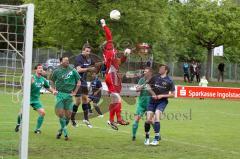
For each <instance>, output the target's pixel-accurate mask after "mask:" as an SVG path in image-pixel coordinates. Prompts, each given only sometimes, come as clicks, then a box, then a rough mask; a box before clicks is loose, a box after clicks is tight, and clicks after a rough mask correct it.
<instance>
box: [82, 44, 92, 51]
mask: <svg viewBox="0 0 240 159" xmlns="http://www.w3.org/2000/svg"><path fill="white" fill-rule="evenodd" d="M86 48H89V49H92V47H91V45H90V44H89V43H86V44H84V45H83V47H82V50H85V49H86Z"/></svg>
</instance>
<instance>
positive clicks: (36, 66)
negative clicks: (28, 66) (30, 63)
mask: <svg viewBox="0 0 240 159" xmlns="http://www.w3.org/2000/svg"><path fill="white" fill-rule="evenodd" d="M39 66H42V64H40V63H39V64H37V65H35V67H34V69H35V70H36V69H37V68H38V67H39Z"/></svg>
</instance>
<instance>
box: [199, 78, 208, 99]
mask: <svg viewBox="0 0 240 159" xmlns="http://www.w3.org/2000/svg"><path fill="white" fill-rule="evenodd" d="M207 85H208V81H207V79H206V77H205V76H203V77H202V78H201V81H200V82H199V86H202V87H207ZM200 99H204V98H200Z"/></svg>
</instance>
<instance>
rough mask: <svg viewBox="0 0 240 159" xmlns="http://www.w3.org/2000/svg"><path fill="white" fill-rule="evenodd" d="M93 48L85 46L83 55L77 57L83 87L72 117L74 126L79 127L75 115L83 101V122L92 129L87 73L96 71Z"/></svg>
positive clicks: (77, 96)
mask: <svg viewBox="0 0 240 159" xmlns="http://www.w3.org/2000/svg"><path fill="white" fill-rule="evenodd" d="M90 53H91V47H90V45H89V44H85V45H84V46H83V49H82V53H81V54H79V55H78V56H77V57H76V63H75V67H76V69H77V71H78V73H79V75H80V76H81V87H80V89H79V90H78V92H77V94H76V96H75V104H74V105H73V112H72V116H71V121H72V125H73V126H74V127H76V126H77V123H76V121H75V115H76V113H77V111H78V107H79V105H80V104H81V100H82V109H83V114H84V120H83V122H84V123H85V124H86V125H87V126H88V127H89V128H92V125H91V124H90V122H89V119H88V86H87V73H88V72H93V71H95V70H96V68H95V67H94V64H95V63H94V61H93V60H92V59H91V58H90Z"/></svg>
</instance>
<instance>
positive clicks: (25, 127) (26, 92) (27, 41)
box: [0, 4, 34, 159]
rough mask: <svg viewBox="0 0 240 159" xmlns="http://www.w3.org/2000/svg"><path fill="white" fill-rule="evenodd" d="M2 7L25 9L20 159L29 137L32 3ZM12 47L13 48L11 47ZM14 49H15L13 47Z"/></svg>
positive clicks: (24, 158)
mask: <svg viewBox="0 0 240 159" xmlns="http://www.w3.org/2000/svg"><path fill="white" fill-rule="evenodd" d="M0 6H1V7H3V8H9V9H11V8H13V9H21V8H24V9H26V28H25V35H24V37H25V38H24V53H23V60H24V71H23V77H24V80H23V102H22V104H23V106H22V133H21V141H20V142H21V143H20V154H19V158H20V159H27V158H28V137H29V111H30V107H29V105H30V90H31V82H30V81H31V73H32V47H33V26H34V5H33V4H25V5H20V6H11V5H0ZM4 40H6V39H4ZM13 49H14V48H13ZM15 50H16V49H15Z"/></svg>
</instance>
